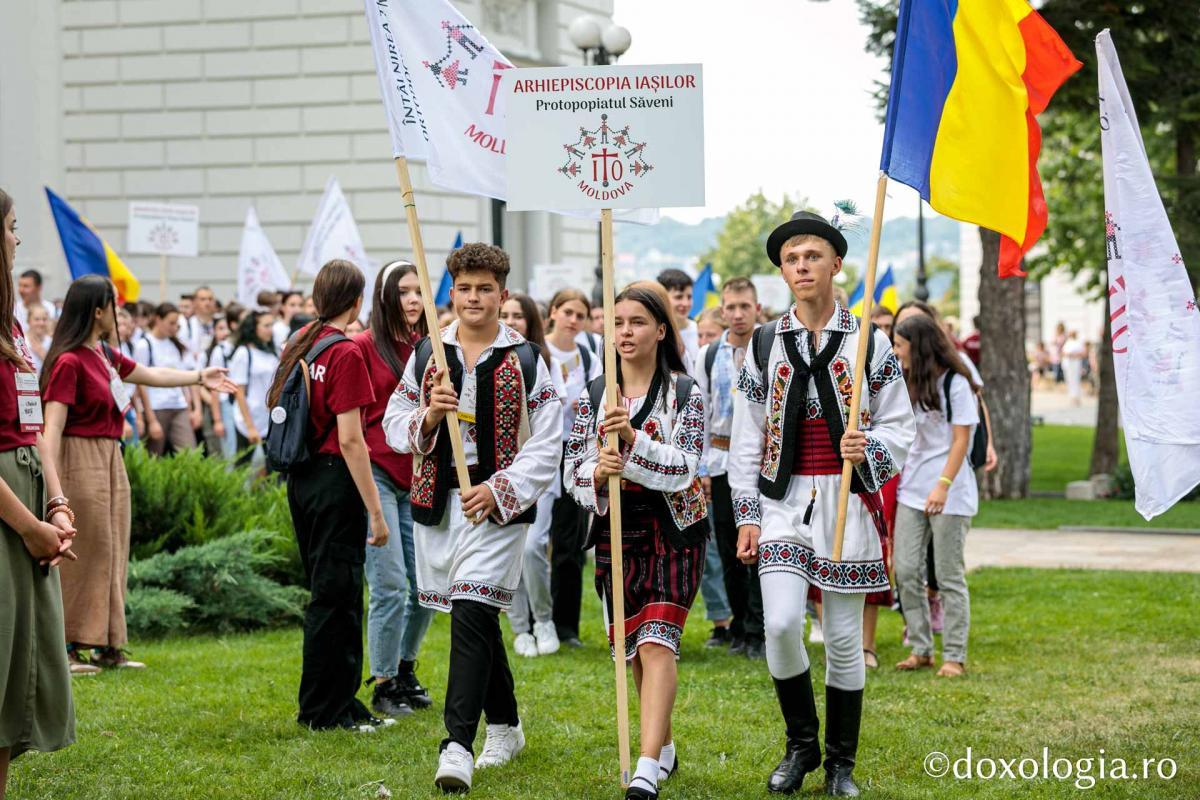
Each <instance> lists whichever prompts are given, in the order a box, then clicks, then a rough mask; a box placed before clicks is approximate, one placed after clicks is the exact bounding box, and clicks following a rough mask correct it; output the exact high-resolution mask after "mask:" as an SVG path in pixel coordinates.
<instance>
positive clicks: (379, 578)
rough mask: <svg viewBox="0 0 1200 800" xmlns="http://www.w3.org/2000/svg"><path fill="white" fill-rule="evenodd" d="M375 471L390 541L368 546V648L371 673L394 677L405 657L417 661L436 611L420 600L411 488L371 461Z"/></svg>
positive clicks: (406, 659)
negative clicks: (400, 484) (424, 606)
mask: <svg viewBox="0 0 1200 800" xmlns="http://www.w3.org/2000/svg"><path fill="white" fill-rule="evenodd" d="M371 473H372V475H373V476H374V478H375V485H376V486H377V487H378V488H379V499H380V501H381V503H382V504H383V518H384V519H385V520H387V525H388V541H387V544H386V545H384V546H383V547H372V546H370V545H367V560H366V570H365V575H366V578H367V585H368V586H369V587H370V599H369V601H368V604H367V652H368V655H369V657H370V659H371V674H372V675H374V676H375V677H376V678H392V677H394V676H395V675H396V672H397V668H398V667H399V666H400V662H401V661H415V660H416V658H417V651H419V650H420V649H421V640H422V639H424V638H425V632H426V631H427V630H429V623H430V622H431V621H432V620H433V614H434V612H433V611H432V610H430V609H427V608H421V606H420V604H419V603H418V602H417V560H416V547H415V545H414V544H413V521H412V506H410V505H409V503H408V492H406V491H404V490H403V489H399V488H397V487H396V485H395V484H394V483H392V479H391V478H389V477H388V475H387V473H386V472H384V471H383V470H381V469H379V467H376V466H374V465H372V466H371Z"/></svg>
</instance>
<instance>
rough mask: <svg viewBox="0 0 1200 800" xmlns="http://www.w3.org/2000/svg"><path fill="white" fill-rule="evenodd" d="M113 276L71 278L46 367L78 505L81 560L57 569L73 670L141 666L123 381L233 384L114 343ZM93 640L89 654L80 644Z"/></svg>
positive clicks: (216, 387)
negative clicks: (127, 649) (133, 630)
mask: <svg viewBox="0 0 1200 800" xmlns="http://www.w3.org/2000/svg"><path fill="white" fill-rule="evenodd" d="M116 300H117V293H116V289H115V288H114V287H113V284H112V281H110V280H109V279H108V278H105V277H102V276H99V275H85V276H84V277H82V278H80V279H78V280H77V281H75V282H74V283H72V284H71V286H70V288H69V289H67V297H66V299H65V300H64V301H63V315H62V317H61V318H60V319H59V322H58V327H57V328H55V331H54V341H53V343H52V344H51V345H50V353H49V354H48V355H47V356H46V365H45V368H44V369H43V370H42V381H41V390H42V399H43V401H44V402H45V404H46V433H45V436H46V444H47V447H48V448H49V449H50V451H51V452H52V453H53V454H54V461H55V463H56V464H57V465H58V466H59V468H60V475H61V477H62V489H63V494H65V495H66V496H67V497H70V498H71V502H72V505H73V506H74V508H75V509H76V511H77V513H78V526H79V530H80V532H81V533H82V536H80V538H79V539H78V540H77V549H78V551H79V552H80V553H81V554H82V555H83V559H84V560H83V561H82V562H80V563H78V564H71V565H70V566H69V567H68V568H67V569H64V570H63V575H62V587H63V588H62V594H63V607H64V609H65V618H66V642H67V649H68V655H69V659H70V662H71V671H72V672H74V673H77V674H87V673H93V672H96V671H98V670H97V667H142V666H144V665H143V664H140V663H138V662H136V661H130V660H129V659H128V658H126V657H125V654H124V653H123V652H122V650H121V648H122V647H123V646H124V645H125V643H126V641H127V640H128V638H127V635H126V631H125V572H126V567H127V565H128V561H129V532H130V511H129V479H128V477H127V476H126V474H125V461H124V460H123V459H122V457H121V447H120V439H121V435H122V433H123V429H124V421H125V419H124V418H125V412H126V410H128V408H129V404H130V403H129V395H128V394H127V393H126V391H125V386H124V383H123V382H122V381H128V382H130V383H136V384H144V385H146V386H151V387H156V388H158V387H178V386H193V387H199V386H205V387H207V388H209V389H211V390H212V391H231V390H232V389H233V386H232V385H231V384H230V383H229V381H228V380H227V379H226V378H225V370H223V369H220V368H217V367H210V368H208V369H205V370H187V371H184V370H179V369H174V368H171V367H167V366H162V365H160V366H157V367H145V366H142V365H140V364H138V363H136V362H134V361H131V360H130V359H129V358H127V357H126V356H125V355H124V354H122V353H121V351H120V349H119V348H118V345H117V340H116V331H117V316H116ZM88 649H92V650H93V651H94V652H93V657H92V659H91V660H90V661H89V660H88V659H87V658H86V656H85V654H84V653H83V652H82V651H85V650H88Z"/></svg>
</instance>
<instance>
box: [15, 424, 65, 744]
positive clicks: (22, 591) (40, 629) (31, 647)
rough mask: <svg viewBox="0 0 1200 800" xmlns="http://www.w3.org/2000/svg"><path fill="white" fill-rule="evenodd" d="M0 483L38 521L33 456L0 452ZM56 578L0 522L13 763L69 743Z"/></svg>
mask: <svg viewBox="0 0 1200 800" xmlns="http://www.w3.org/2000/svg"><path fill="white" fill-rule="evenodd" d="M0 480H2V481H4V483H5V485H7V486H8V488H9V489H11V490H12V492H13V494H15V495H16V496H17V499H18V500H20V501H21V503H22V504H24V506H25V507H26V508H28V509H29V510H31V511H33V512H34V513H35V514H38V515H40V514H41V511H42V508H43V507H44V505H45V502H46V497H45V492H44V490H43V482H42V463H41V460H40V459H39V458H38V453H37V450H35V449H34V448H32V447H18V448H17V449H15V450H6V451H4V452H0ZM64 563H69V562H64ZM58 579H59V570H58V568H55V569H51V570H49V571H44V570H43V569H42V568H41V567H39V566H38V565H37V562H36V561H34V560H33V557H32V556H31V555H29V551H28V550H26V549H25V543H24V541H22V539H21V537H20V536H19V535H18V534H17V532H16V531H14V530H13V529H12V528H10V527H9V526H8V525H6V524H5V523H4V521H3V520H0V748H4V747H9V748H12V755H13V757H16V756H19V755H21V753H24V752H25V751H26V750H42V751H49V750H58V749H59V748H61V747H66V746H67V745H69V744H71V743H72V742H74V741H75V710H74V706H73V705H72V702H71V673H70V671H69V670H68V669H67V649H66V647H64V645H63V618H62V596H61V595H60V594H59V585H58Z"/></svg>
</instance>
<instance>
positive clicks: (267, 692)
mask: <svg viewBox="0 0 1200 800" xmlns="http://www.w3.org/2000/svg"><path fill="white" fill-rule="evenodd" d="M971 589H972V595H973V596H972V612H973V617H974V620H973V622H974V624H973V627H972V631H971V654H970V659H969V663H968V667H969V669H970V670H971V672H970V674H969V676H968V677H967V678H966V679H963V680H958V681H953V682H948V681H944V680H938V679H935V678H934V677H933V676H932V675H931V674H929V673H928V672H926V673H921V674H900V673H896V672H894V671H893V670H892V669H890V667H889V665H890V664H892V663H894V662H895V661H897V660H899V659H900V658H902V657H903V655H904V654H905V652H904V650H903V649H902V648H901V646H900V642H899V637H900V628H901V623H900V619H899V617H898V615H897V614H895V613H893V612H884V613H883V614H882V616H881V620H880V633H879V655H880V660H881V662H882V663H883V664H884V667H883V668H881V669H880V671H879V672H878V673H874V674H871V675H870V677H869V679H868V700H867V704H866V715H865V719H864V724H863V734H864V735H863V741H862V747H861V750H860V765H859V768H858V770H857V771H856V775H857V777H858V779H859V782H860V785H861V786H862V788H863V789H864V790H865V796H867V797H870V798H880V799H882V798H945V797H979V798H997V799H998V798H1009V797H1014V796H1018V797H1037V798H1042V797H1048V798H1078V797H1080V796H1088V797H1099V798H1118V797H1128V798H1143V797H1154V798H1195V797H1197V796H1200V772H1198V770H1200V708H1198V705H1197V702H1198V698H1200V655H1198V653H1197V649H1196V642H1197V641H1200V616H1198V615H1197V614H1196V613H1195V612H1196V609H1197V608H1198V607H1200V605H1198V603H1200V576H1197V575H1183V574H1154V575H1150V574H1137V573H1115V572H1082V571H1037V570H995V569H989V570H982V571H980V572H977V573H975V574H974V575H973V577H972V581H971ZM1164 598H1168V599H1169V602H1168V603H1165V604H1164V603H1163V599H1164ZM598 610H599V604H598V603H597V602H596V600H595V598H594V596H593V595H591V594H590V593H589V596H588V598H587V603H586V605H585V611H584V614H585V621H586V628H587V630H586V631H585V645H586V646H585V647H584V648H583V649H582V650H580V651H575V652H570V653H563V654H560V655H557V656H552V657H544V658H538V659H533V660H525V659H517V658H516V657H514V656H512V655H510V659H513V662H514V669H515V672H516V676H517V687H518V698H519V701H520V702H521V704H522V705H521V707H522V717H523V719H524V722H525V725H526V730H527V735H528V739H529V746H528V749H527V750H526V751H525V752H524V753H523V754H522V755H521V756H520V757H519V758H518V759H517V760H516V761H515V762H514V763H513V764H511V765H509V766H508V767H506V768H502V769H498V770H492V771H482V772H480V773H477V775H476V784H475V791H474V792H473V795H474V796H477V797H486V798H497V800H501V799H509V798H511V799H513V800H516V799H517V798H519V799H520V800H539V799H541V798H546V799H549V798H554V800H559V799H560V798H619V797H620V796H621V793H620V792H619V791H618V789H617V787H616V781H615V769H616V768H615V764H616V758H615V732H614V730H613V727H614V725H613V721H612V719H613V711H612V669H611V666H610V662H609V661H608V659H607V657H606V650H607V648H604V647H603V646H602V644H601V639H600V635H599V626H598V624H597V620H598ZM506 631H507V625H506ZM706 632H707V626H706V625H705V624H704V622H703V621H702V612H701V611H700V609H699V608H697V609H696V611H695V613H694V614H693V621H692V623H691V624H690V625H689V627H688V630H687V633H686V636H685V644H684V653H683V660H682V662H681V664H680V688H679V700H678V704H677V710H676V716H675V740H676V742H677V744H678V747H679V751H680V757H681V764H682V766H681V769H680V772H679V774H678V775H676V776H675V777H674V778H672V779H671V781H670V782H669V783H668V784H666V786H665V787H664V789H663V793H662V796H663V798H664V800H667V799H669V798H688V799H689V800H704V799H706V798H714V799H715V798H766V797H768V795H767V793H766V791H765V789H764V783H765V780H766V776H767V773H768V772H769V771H770V769H771V768H772V767H773V766H774V764H775V762H776V760H777V759H778V757H779V756H780V754H781V748H782V742H781V730H780V721H779V719H778V712H777V709H776V707H775V701H774V697H773V693H772V690H771V684H770V680H769V678H768V676H767V672H766V667H765V665H764V664H761V663H751V662H748V661H746V660H744V659H741V658H735V657H732V656H729V655H728V654H726V653H718V652H714V651H706V650H705V649H704V648H703V646H702V641H703V638H704V636H705V634H706ZM447 634H448V622H447V619H446V618H445V617H439V618H438V620H437V622H436V623H435V624H434V626H433V628H432V630H431V633H430V636H429V638H428V640H427V642H426V645H425V649H424V656H425V657H424V660H423V662H422V663H421V665H420V674H421V676H422V678H423V679H424V681H425V682H426V684H427V685H428V686H429V687H430V688H431V690H432V692H433V694H434V696H435V701H436V706H435V709H434V710H432V711H430V712H424V713H421V714H418V715H417V716H415V717H411V718H409V719H407V720H403V721H402V722H401V724H399V725H397V726H395V727H394V728H392V729H390V730H388V731H384V732H381V733H378V734H376V735H374V736H362V735H353V734H346V733H324V734H314V733H310V732H307V731H305V730H303V729H301V728H300V727H299V726H297V725H296V724H295V723H294V722H293V721H292V720H293V716H294V713H295V706H294V703H295V691H296V684H297V678H298V670H299V656H300V647H299V641H300V634H299V631H296V630H288V631H276V632H270V633H259V634H253V635H245V636H234V637H226V638H220V639H214V638H207V637H197V638H189V639H179V640H171V641H165V642H158V643H153V644H147V643H135V644H134V646H133V649H134V653H135V655H136V656H137V657H138V658H142V659H144V660H146V661H147V662H149V663H150V665H151V666H150V669H149V670H147V671H146V672H144V673H140V674H139V673H120V674H105V675H101V676H99V677H97V678H80V679H76V682H75V687H76V705H77V713H78V720H79V722H78V738H79V742H78V743H77V744H76V745H74V746H73V747H71V748H68V749H67V750H65V751H63V752H61V753H57V754H49V755H46V754H29V755H28V756H25V757H22V758H21V759H19V760H18V761H17V762H16V764H15V765H14V768H13V771H12V784H11V793H10V798H13V800H23V799H25V798H38V799H39V800H40V799H41V798H54V799H55V800H70V799H73V798H77V799H78V800H113V799H115V798H122V800H124V799H125V798H139V799H141V798H150V799H152V800H159V799H160V798H161V799H162V800H210V798H237V799H238V800H257V799H258V798H344V799H346V800H370V798H375V797H376V796H377V792H378V787H379V785H380V782H381V783H382V784H383V785H386V786H387V787H388V789H390V791H391V792H392V796H393V797H394V798H397V800H400V798H405V799H407V798H430V797H436V796H437V794H436V792H435V791H434V790H433V788H432V778H433V771H434V768H435V764H436V747H437V742H438V740H439V739H440V737H441V736H442V727H441V718H440V711H439V710H438V709H440V700H441V698H442V697H443V696H444V691H445V667H446V665H445V658H446V652H447ZM508 638H509V639H511V637H510V636H509V637H508ZM810 653H812V654H813V655H814V661H815V662H816V664H817V666H816V668H815V676H816V680H817V684H818V705H820V706H823V691H822V690H821V688H820V687H821V685H822V681H823V671H822V668H821V666H820V663H821V660H822V657H821V651H820V647H819V646H811V647H810ZM364 696H365V690H364ZM634 713H635V719H636V710H635V712H634ZM635 725H636V723H635ZM635 731H636V727H635ZM634 739H635V742H636V733H635V736H634ZM968 746H969V747H971V748H972V749H973V753H974V755H975V758H976V759H978V758H980V757H992V758H1006V759H1013V758H1021V757H1026V756H1029V757H1034V758H1037V759H1038V760H1039V761H1040V759H1041V754H1042V748H1043V747H1048V748H1050V753H1051V754H1052V755H1051V760H1053V759H1054V758H1056V757H1064V758H1069V759H1071V760H1072V761H1076V760H1078V759H1081V758H1088V757H1091V758H1098V757H1099V756H1100V755H1101V750H1103V755H1104V756H1105V757H1106V758H1108V759H1113V758H1116V757H1121V758H1124V759H1126V760H1128V761H1131V762H1132V761H1136V762H1137V767H1138V770H1139V772H1140V769H1141V764H1142V759H1143V758H1158V759H1163V758H1172V759H1174V760H1175V762H1176V764H1177V765H1178V772H1177V774H1176V776H1175V777H1174V779H1173V780H1170V781H1164V780H1161V779H1158V778H1157V777H1156V776H1153V771H1152V773H1151V774H1152V776H1153V777H1152V778H1151V779H1150V780H1137V781H1134V780H1127V781H1123V782H1122V781H1099V782H1097V784H1096V786H1095V788H1093V789H1091V790H1090V791H1089V792H1086V793H1084V794H1083V795H1081V793H1080V790H1079V789H1076V788H1074V786H1073V785H1072V783H1071V782H1070V781H1057V780H1053V779H1051V780H1035V781H1024V780H1012V779H1000V778H996V779H992V780H978V779H976V780H971V781H955V780H951V779H948V778H943V779H941V780H936V779H933V778H930V777H928V776H926V774H925V773H924V771H923V768H922V763H923V760H924V758H925V756H926V754H927V753H929V752H931V751H935V750H937V751H943V752H945V753H946V754H948V755H950V756H951V758H959V757H961V756H962V755H964V754H965V752H966V748H967V747H968ZM635 747H636V745H635ZM1151 770H1153V767H1151ZM1098 772H1099V767H1098V766H1093V768H1092V774H1093V775H1096V774H1098ZM816 787H817V782H816V781H815V780H814V779H812V778H810V779H809V782H808V783H807V784H806V789H805V792H804V793H803V795H802V796H806V797H807V796H813V794H814V791H813V790H814V789H815V788H816Z"/></svg>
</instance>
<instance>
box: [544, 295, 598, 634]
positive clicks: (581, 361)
mask: <svg viewBox="0 0 1200 800" xmlns="http://www.w3.org/2000/svg"><path fill="white" fill-rule="evenodd" d="M590 311H591V304H590V303H589V302H588V299H587V296H586V295H585V294H584V293H583V292H581V291H579V290H578V289H560V290H559V291H557V292H555V293H554V297H552V298H550V312H549V319H548V320H547V323H548V330H547V333H546V346H547V347H548V348H549V350H550V356H551V358H554V359H556V360H557V361H558V363H559V364H560V365H561V374H562V378H563V383H564V384H565V386H566V391H565V392H564V394H563V443H564V444H565V443H566V441H567V438H568V437H569V436H570V435H571V426H572V425H574V424H575V415H576V414H577V413H578V410H579V398H580V397H581V396H582V395H584V394H585V393H586V391H587V385H588V384H589V383H590V382H591V381H593V380H595V378H596V377H597V376H599V375H600V373H601V372H602V371H603V370H604V356H603V353H602V351H599V350H596V351H593V350H591V349H589V348H588V346H587V344H584V343H581V342H580V337H581V334H583V332H584V328H585V327H586V326H587V325H588V314H589V313H590ZM560 472H561V470H560ZM587 526H588V514H587V512H586V511H584V510H583V509H582V508H580V507H579V504H578V503H576V502H575V498H573V497H571V494H570V492H567V491H562V490H561V489H560V491H559V492H558V499H557V500H555V502H554V508H553V510H552V512H551V522H550V596H551V599H552V603H553V606H554V630H555V634H556V637H555V638H557V639H558V640H559V641H561V642H562V643H563V644H565V645H567V646H568V647H580V646H581V645H582V643H581V642H580V640H579V613H580V604H581V603H582V602H583V565H584V561H585V560H586V558H585V553H584V550H583V542H584V540H585V539H586V538H587ZM535 634H536V629H535ZM548 637H549V632H548V631H547V638H548Z"/></svg>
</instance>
